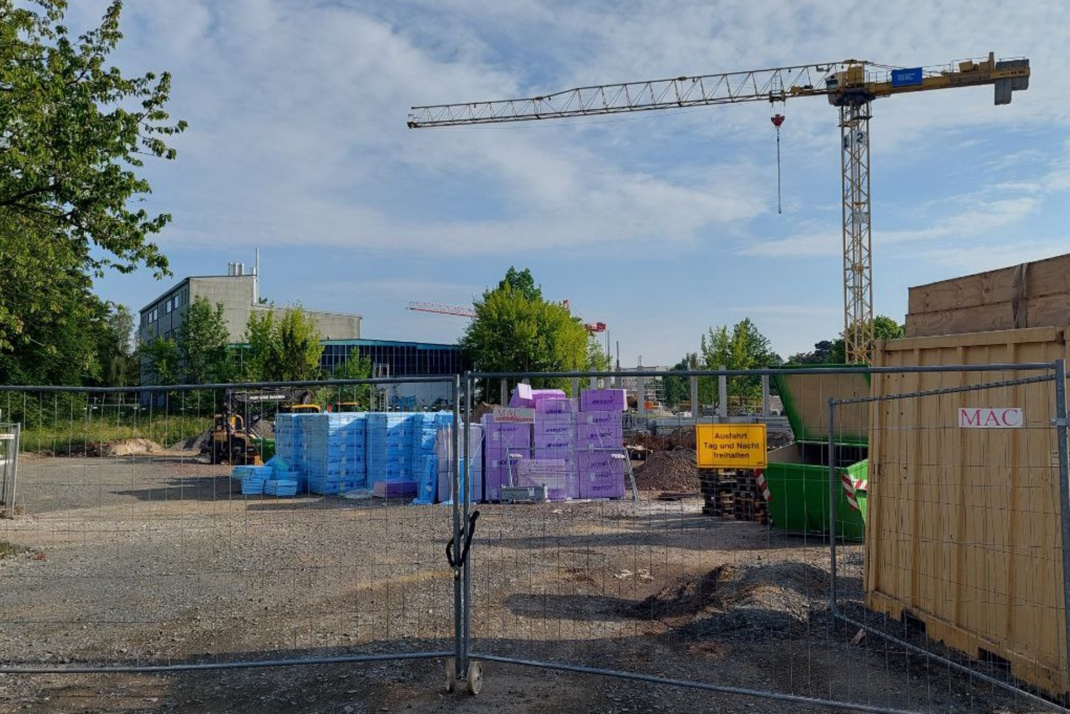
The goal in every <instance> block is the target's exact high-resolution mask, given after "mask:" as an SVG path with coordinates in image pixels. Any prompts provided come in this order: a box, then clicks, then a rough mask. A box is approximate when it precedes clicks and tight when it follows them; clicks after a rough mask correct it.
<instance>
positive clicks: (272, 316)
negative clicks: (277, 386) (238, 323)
mask: <svg viewBox="0 0 1070 714" xmlns="http://www.w3.org/2000/svg"><path fill="white" fill-rule="evenodd" d="M245 341H246V342H247V343H248V344H249V349H248V353H247V357H246V369H247V372H246V375H245V376H246V378H247V379H249V380H250V381H254V382H302V381H310V380H314V379H317V378H318V377H319V375H320V356H321V355H322V354H323V346H322V345H321V344H320V333H319V329H318V328H317V327H316V323H315V321H314V320H313V319H312V318H311V317H309V316H308V314H307V313H306V312H305V311H304V310H303V309H302V308H301V306H300V305H297V306H294V307H289V308H286V309H285V310H284V311H283V312H282V315H281V316H279V315H278V314H277V311H276V310H275V309H274V307H272V309H270V310H254V311H253V312H252V314H250V315H249V322H248V324H247V325H246V328H245Z"/></svg>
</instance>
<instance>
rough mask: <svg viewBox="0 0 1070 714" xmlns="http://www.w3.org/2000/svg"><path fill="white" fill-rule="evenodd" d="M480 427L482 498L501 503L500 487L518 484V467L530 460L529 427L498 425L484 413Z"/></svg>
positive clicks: (525, 425)
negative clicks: (481, 437) (481, 438)
mask: <svg viewBox="0 0 1070 714" xmlns="http://www.w3.org/2000/svg"><path fill="white" fill-rule="evenodd" d="M481 424H482V427H483V464H484V466H483V497H484V499H486V500H487V501H500V500H501V493H502V486H503V485H506V486H508V485H510V484H513V485H519V484H518V482H517V467H518V465H519V464H520V462H521V461H527V460H528V459H530V458H531V425H530V424H516V423H513V422H505V423H499V422H496V421H494V415H492V414H485V415H484V416H483V421H482V422H481Z"/></svg>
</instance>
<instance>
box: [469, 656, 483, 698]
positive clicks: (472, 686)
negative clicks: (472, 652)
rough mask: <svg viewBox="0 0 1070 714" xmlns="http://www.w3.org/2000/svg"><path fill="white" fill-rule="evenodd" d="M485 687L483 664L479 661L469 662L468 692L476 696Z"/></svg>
mask: <svg viewBox="0 0 1070 714" xmlns="http://www.w3.org/2000/svg"><path fill="white" fill-rule="evenodd" d="M482 688H483V665H482V664H480V663H479V662H469V663H468V693H469V694H471V695H473V696H475V695H476V694H479V690H480V689H482Z"/></svg>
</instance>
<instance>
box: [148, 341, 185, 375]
mask: <svg viewBox="0 0 1070 714" xmlns="http://www.w3.org/2000/svg"><path fill="white" fill-rule="evenodd" d="M141 352H142V354H143V356H144V357H145V362H146V365H147V374H146V375H145V376H146V381H147V383H149V384H157V385H162V384H178V383H179V381H181V376H182V373H181V371H180V366H179V362H180V360H181V357H180V356H179V351H178V343H176V342H175V341H174V340H172V339H171V338H169V337H167V338H165V337H157V338H155V339H154V340H152V341H151V342H148V343H147V344H145V345H143V346H142V348H141Z"/></svg>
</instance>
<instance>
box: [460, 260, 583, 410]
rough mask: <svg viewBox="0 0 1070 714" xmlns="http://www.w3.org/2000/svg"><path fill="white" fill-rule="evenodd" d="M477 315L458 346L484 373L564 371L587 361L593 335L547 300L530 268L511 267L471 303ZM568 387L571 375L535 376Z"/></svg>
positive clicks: (544, 382)
mask: <svg viewBox="0 0 1070 714" xmlns="http://www.w3.org/2000/svg"><path fill="white" fill-rule="evenodd" d="M475 310H476V317H475V319H473V320H472V322H471V324H469V326H468V329H467V331H466V332H465V334H464V336H463V337H462V338H461V341H460V345H461V348H462V349H463V350H464V352H465V354H466V355H467V357H468V359H469V360H470V361H471V363H472V365H473V366H474V368H475V369H476V370H479V371H483V372H567V371H577V370H582V369H585V368H588V367H589V366H591V364H592V361H593V360H594V359H595V355H594V354H593V352H592V350H591V340H590V337H589V335H588V333H587V330H586V329H585V328H584V326H583V324H582V323H581V322H580V320H579V319H578V318H575V317H573V316H572V315H571V314H569V311H568V310H567V309H566V308H565V307H564V306H562V305H560V304H557V303H551V302H547V301H546V300H544V299H543V298H542V291H541V289H539V288H538V287H536V285H535V280H534V278H533V277H532V276H531V271H529V270H527V269H525V270H523V271H520V272H517V271H516V269H515V268H510V269H509V272H507V273H506V276H505V279H504V280H502V281H501V282H500V283H499V284H498V287H496V288H494V289H493V290H487V291H485V292H484V293H483V297H482V299H480V300H477V301H476V303H475ZM535 382H538V384H537V385H536V386H551V385H552V386H558V387H561V388H562V389H569V388H570V384H571V380H567V379H559V380H535V381H533V384H534V383H535Z"/></svg>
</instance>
